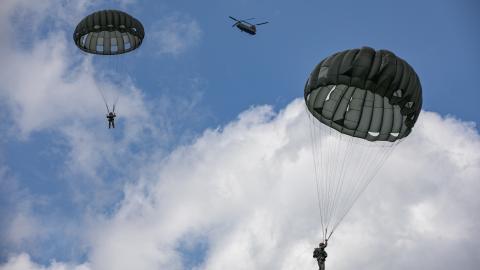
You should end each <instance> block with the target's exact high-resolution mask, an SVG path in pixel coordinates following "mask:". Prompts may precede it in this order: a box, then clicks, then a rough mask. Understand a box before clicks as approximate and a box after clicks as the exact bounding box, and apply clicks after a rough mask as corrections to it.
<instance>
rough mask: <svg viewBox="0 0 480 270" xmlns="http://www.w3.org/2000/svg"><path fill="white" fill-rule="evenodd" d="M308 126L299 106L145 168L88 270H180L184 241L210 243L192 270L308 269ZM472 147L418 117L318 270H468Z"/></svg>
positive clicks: (474, 201)
mask: <svg viewBox="0 0 480 270" xmlns="http://www.w3.org/2000/svg"><path fill="white" fill-rule="evenodd" d="M305 118H306V116H305V110H304V109H303V105H302V101H301V100H296V101H294V102H293V103H292V104H290V105H289V106H288V107H287V108H286V109H285V110H283V111H281V112H280V113H279V114H278V115H276V114H274V113H273V112H272V111H271V108H270V107H257V108H252V109H250V110H248V111H246V112H245V113H243V114H241V115H240V117H239V120H237V121H234V122H232V123H230V124H229V125H227V126H226V127H225V128H223V129H217V130H207V131H205V132H204V134H203V135H202V136H200V137H199V138H198V139H197V140H196V141H195V142H194V143H193V144H191V145H186V146H184V147H180V148H178V149H177V150H176V151H174V152H173V153H172V154H171V155H170V157H169V158H168V159H167V160H165V161H163V162H158V163H154V164H151V167H150V168H149V170H147V171H146V172H145V173H144V176H143V178H142V179H141V180H140V181H139V182H138V183H135V184H132V185H129V186H127V187H126V189H125V199H124V201H123V202H122V204H121V205H120V206H119V208H118V211H117V212H116V214H115V215H114V216H113V217H112V218H111V219H107V220H104V221H103V222H102V223H100V224H98V226H97V227H96V229H95V230H93V231H91V239H92V242H91V245H92V253H91V256H90V260H89V263H90V265H91V267H92V269H132V268H135V269H152V268H154V269H156V268H161V269H183V268H182V262H183V260H184V259H185V258H182V253H181V252H180V251H179V245H180V244H181V243H182V242H185V239H187V242H189V245H190V246H194V247H195V246H196V244H195V243H196V242H198V241H203V242H206V243H207V244H206V245H207V251H206V257H205V258H204V261H203V263H202V264H200V265H197V266H196V267H197V268H195V269H225V268H227V267H228V268H229V269H314V268H315V262H314V261H313V259H312V258H311V252H312V248H313V247H314V245H316V244H317V241H318V240H319V237H320V231H319V221H318V217H317V213H316V211H317V210H316V208H315V207H316V205H315V197H314V192H312V189H313V182H312V180H311V173H312V168H311V163H310V159H311V156H310V155H311V153H310V151H309V149H308V145H309V139H308V136H307V134H308V127H307V124H306V121H305ZM437 130H442V132H441V133H439V132H436V131H437ZM432 133H434V134H433V135H432ZM479 145H480V138H479V135H478V132H477V131H476V130H475V128H474V127H472V125H471V124H468V123H463V122H461V121H459V120H455V119H452V118H441V117H439V116H438V115H437V114H435V113H430V112H423V113H422V116H421V118H420V120H419V123H418V125H417V126H416V128H415V130H414V132H413V134H412V135H411V136H410V137H409V138H408V139H407V140H405V142H403V143H402V144H400V146H399V147H397V149H396V152H394V154H393V155H392V157H391V159H390V160H389V161H388V162H387V163H386V165H385V168H384V169H383V170H382V171H381V173H380V175H379V176H378V177H377V178H378V179H377V181H375V182H374V184H373V185H371V187H370V188H369V189H367V192H366V194H364V196H363V197H362V199H360V200H359V202H358V204H357V205H356V206H355V207H354V208H353V210H352V212H351V213H350V215H349V216H348V217H347V219H345V221H344V223H343V224H342V225H341V226H340V227H339V230H338V231H337V232H336V234H335V235H334V237H333V239H332V241H331V243H330V246H329V248H328V251H329V259H328V261H327V267H335V268H337V269H351V268H353V267H360V268H368V269H385V268H388V269H406V268H408V269H448V268H452V267H453V266H455V267H459V268H461V269H475V267H476V265H478V262H479V257H478V254H479V253H480V246H479V241H478V240H479V239H480V238H479V237H480V235H479V233H478V231H477V230H476V228H478V225H480V224H479V218H478V214H477V213H476V212H475V209H478V207H480V199H479V198H478V196H477V195H476V192H475V190H478V189H479V187H480V183H479V182H478V179H480V178H479V176H480V163H479V162H478V160H479V153H478V149H479ZM144 170H145V169H144ZM153 175H156V176H153ZM109 258H112V259H109Z"/></svg>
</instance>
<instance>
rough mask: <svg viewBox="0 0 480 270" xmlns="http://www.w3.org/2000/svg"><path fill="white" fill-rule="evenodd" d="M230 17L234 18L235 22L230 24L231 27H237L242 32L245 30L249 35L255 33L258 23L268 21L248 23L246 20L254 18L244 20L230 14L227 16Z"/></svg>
mask: <svg viewBox="0 0 480 270" xmlns="http://www.w3.org/2000/svg"><path fill="white" fill-rule="evenodd" d="M228 17H229V18H230V19H232V20H234V21H235V23H234V24H233V25H232V27H235V26H236V27H237V28H238V29H240V31H242V32H245V33H248V34H250V35H252V36H253V35H255V34H256V33H257V26H258V25H263V24H267V23H268V22H261V23H255V24H253V23H249V22H247V21H249V20H253V19H255V18H249V19H245V20H238V19H236V18H234V17H232V16H228Z"/></svg>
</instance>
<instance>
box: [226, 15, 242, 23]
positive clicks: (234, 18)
mask: <svg viewBox="0 0 480 270" xmlns="http://www.w3.org/2000/svg"><path fill="white" fill-rule="evenodd" d="M228 17H229V18H230V19H232V20H234V21H237V22H239V21H240V20H237V19H235V18H234V17H232V16H228Z"/></svg>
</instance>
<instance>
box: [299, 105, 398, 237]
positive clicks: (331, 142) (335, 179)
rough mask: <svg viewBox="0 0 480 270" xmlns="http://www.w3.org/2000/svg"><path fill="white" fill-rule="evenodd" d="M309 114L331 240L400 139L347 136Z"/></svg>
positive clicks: (319, 192)
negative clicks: (395, 140) (373, 139)
mask: <svg viewBox="0 0 480 270" xmlns="http://www.w3.org/2000/svg"><path fill="white" fill-rule="evenodd" d="M308 116H309V121H310V123H309V127H310V137H311V142H312V154H313V162H314V177H315V185H316V189H317V203H318V207H319V213H320V223H321V229H322V234H323V239H324V240H328V239H330V237H331V236H332V234H333V232H334V231H335V230H336V228H337V227H338V226H339V224H340V223H341V221H342V220H343V219H344V218H345V216H346V214H347V213H348V212H349V211H350V209H351V208H352V206H353V205H354V203H355V201H356V200H357V199H358V198H359V196H360V194H361V193H362V192H363V191H364V190H365V188H366V187H367V186H368V184H369V183H370V182H371V180H372V179H373V178H374V176H375V175H376V173H377V172H378V171H379V169H380V168H381V166H382V165H383V164H384V162H385V161H386V159H387V158H388V156H389V155H390V153H391V152H392V151H393V149H394V146H395V145H397V144H398V142H395V143H391V142H370V141H365V140H363V139H361V138H356V137H352V136H348V135H344V134H342V133H340V132H338V131H336V130H334V129H333V128H331V127H328V126H326V125H324V124H323V123H321V122H320V121H318V120H316V119H315V118H314V117H313V116H312V115H311V114H308Z"/></svg>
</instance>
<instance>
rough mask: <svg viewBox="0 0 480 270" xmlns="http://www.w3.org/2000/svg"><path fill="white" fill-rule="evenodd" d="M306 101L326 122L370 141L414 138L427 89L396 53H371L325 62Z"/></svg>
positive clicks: (308, 88) (342, 55)
mask: <svg viewBox="0 0 480 270" xmlns="http://www.w3.org/2000/svg"><path fill="white" fill-rule="evenodd" d="M304 96H305V102H306V105H307V108H308V110H309V111H310V113H311V114H312V115H313V116H314V117H315V118H316V119H318V120H319V121H320V122H322V123H323V124H325V125H327V126H329V127H331V128H334V129H336V130H337V131H339V132H341V133H343V134H346V135H350V136H353V137H358V138H362V139H366V140H369V141H390V142H394V141H396V140H399V139H402V138H404V137H406V136H408V134H410V132H411V129H412V127H413V126H414V124H415V122H416V121H417V118H418V115H419V113H420V110H421V108H422V87H421V85H420V81H419V79H418V76H417V74H416V73H415V71H414V70H413V68H412V67H411V66H410V65H409V64H408V63H407V62H405V61H404V60H403V59H401V58H399V57H397V56H396V55H395V54H393V53H392V52H390V51H387V50H379V51H375V50H374V49H372V48H368V47H363V48H361V49H353V50H346V51H342V52H338V53H335V54H333V55H331V56H330V57H327V58H326V59H324V60H323V61H321V62H320V63H319V64H318V65H317V66H316V67H315V69H314V70H313V71H312V73H311V74H310V77H309V79H308V80H307V83H306V85H305V91H304Z"/></svg>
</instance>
